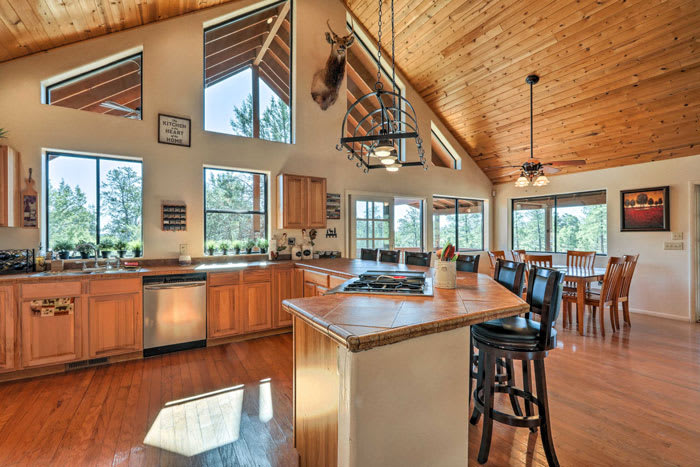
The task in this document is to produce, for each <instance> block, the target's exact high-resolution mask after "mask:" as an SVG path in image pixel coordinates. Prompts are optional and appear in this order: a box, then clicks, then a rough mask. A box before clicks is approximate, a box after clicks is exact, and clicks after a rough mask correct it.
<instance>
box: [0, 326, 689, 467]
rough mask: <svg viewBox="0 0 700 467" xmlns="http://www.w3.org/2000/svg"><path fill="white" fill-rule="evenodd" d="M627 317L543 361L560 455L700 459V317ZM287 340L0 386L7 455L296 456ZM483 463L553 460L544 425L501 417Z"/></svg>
mask: <svg viewBox="0 0 700 467" xmlns="http://www.w3.org/2000/svg"><path fill="white" fill-rule="evenodd" d="M632 325H633V327H632V328H629V327H624V328H623V329H622V330H621V331H620V332H617V333H614V334H613V333H611V332H610V330H609V329H608V332H607V335H606V337H605V338H602V337H600V336H599V335H598V332H597V329H596V324H595V322H594V320H592V319H591V318H590V317H589V315H588V314H587V315H586V332H587V335H586V336H584V337H581V336H578V335H577V333H576V332H575V331H574V330H570V329H564V330H562V329H561V326H560V325H559V326H558V328H559V349H558V350H556V351H554V352H552V353H551V354H550V356H549V357H548V358H547V360H546V363H547V372H548V389H549V395H550V407H551V411H552V425H553V433H554V441H555V445H556V449H557V454H558V456H559V460H560V462H561V464H562V465H565V466H566V465H569V466H581V465H597V466H598V465H601V466H604V465H611V466H612V465H615V466H620V465H633V466H660V465H679V466H691V465H699V464H700V461H699V460H698V459H700V325H697V324H689V323H683V322H676V321H669V320H663V319H659V318H653V317H648V316H639V315H633V316H632ZM291 347H292V338H291V335H290V334H286V335H282V336H274V337H266V338H261V339H257V340H253V341H247V342H241V343H234V344H227V345H222V346H217V347H210V348H207V349H199V350H192V351H186V352H180V353H176V354H170V355H164V356H159V357H154V358H149V359H146V360H139V361H131V362H124V363H119V364H114V365H111V366H104V367H98V368H92V369H85V370H79V371H74V372H71V373H66V374H61V375H53V376H45V377H40V378H35V379H32V380H25V381H19V382H10V383H3V384H0V465H2V466H5V465H61V466H65V465H70V466H81V465H148V466H151V465H177V466H180V465H182V466H199V465H207V466H208V465H214V466H230V465H241V466H248V465H256V466H257V465H270V466H285V467H286V466H289V465H295V462H294V458H293V456H294V451H293V449H292V448H291V443H292V352H291ZM498 404H499V405H500V406H501V407H507V406H508V404H507V400H504V399H503V398H502V399H499V401H498ZM239 421H240V423H239ZM465 423H466V421H465ZM480 429H481V425H480V424H479V425H477V426H476V427H472V428H471V431H470V435H469V445H470V446H469V449H470V453H471V454H470V457H471V459H470V465H478V464H477V463H476V460H475V457H476V452H477V451H478V445H479V441H480V436H481V432H480ZM158 446H165V447H167V449H162V448H161V447H158ZM487 465H493V466H497V465H516V466H519V465H527V466H538V465H546V459H545V457H544V453H543V452H542V444H541V442H540V440H539V435H538V434H535V435H530V434H529V432H528V431H527V430H524V429H515V428H511V427H506V426H503V425H500V424H495V427H494V435H493V443H492V446H491V454H490V457H489V462H488V464H487Z"/></svg>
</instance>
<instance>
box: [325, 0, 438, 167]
mask: <svg viewBox="0 0 700 467" xmlns="http://www.w3.org/2000/svg"><path fill="white" fill-rule="evenodd" d="M375 103H376V105H377V107H378V108H377V109H375V110H372V111H370V112H367V113H365V114H364V115H363V116H362V118H359V119H358V120H357V123H355V124H354V127H352V128H348V126H347V125H348V117H350V114H351V113H352V112H353V111H355V110H357V111H361V110H364V109H365V108H372V107H374V105H372V104H375ZM364 124H367V125H368V126H369V130H367V131H365V129H366V128H365V127H363V125H364ZM346 130H347V132H348V133H349V135H346ZM340 131H341V133H340V134H341V138H340V144H338V145H337V146H336V149H337V150H338V151H343V150H347V152H348V159H349V160H351V161H352V160H354V161H355V163H356V165H357V167H358V168H361V169H363V171H364V172H365V173H367V172H369V171H370V170H373V169H385V170H387V171H389V172H397V171H398V170H399V168H401V167H411V166H422V167H423V168H424V169H426V170H427V169H428V164H427V162H426V160H425V151H424V150H423V140H422V139H421V137H420V135H419V134H418V120H417V119H416V111H415V110H414V109H413V106H412V105H411V103H410V102H408V100H407V99H406V98H405V97H403V96H402V95H401V93H400V92H399V91H398V90H397V86H396V64H395V62H394V0H391V89H390V90H385V89H384V84H383V83H382V0H379V31H378V35H377V82H376V83H375V85H374V91H373V92H370V93H369V94H365V95H364V96H362V97H360V98H359V99H357V101H355V103H353V104H352V105H351V106H350V108H349V109H348V111H347V113H346V114H345V118H344V119H343V126H342V128H341V130H340ZM405 139H414V140H415V142H416V146H417V148H418V158H419V160H418V161H413V162H406V161H400V160H399V158H398V147H397V146H398V145H399V144H400V143H401V140H405Z"/></svg>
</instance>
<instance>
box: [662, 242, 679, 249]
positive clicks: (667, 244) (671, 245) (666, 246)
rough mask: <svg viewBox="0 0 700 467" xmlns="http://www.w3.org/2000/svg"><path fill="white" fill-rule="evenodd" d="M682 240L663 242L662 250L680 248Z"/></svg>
mask: <svg viewBox="0 0 700 467" xmlns="http://www.w3.org/2000/svg"><path fill="white" fill-rule="evenodd" d="M682 249H683V242H664V250H682Z"/></svg>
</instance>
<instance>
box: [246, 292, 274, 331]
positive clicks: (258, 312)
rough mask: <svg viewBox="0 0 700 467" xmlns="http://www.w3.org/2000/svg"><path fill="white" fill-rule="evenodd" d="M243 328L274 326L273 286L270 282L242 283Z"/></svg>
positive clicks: (258, 329) (259, 329) (251, 329)
mask: <svg viewBox="0 0 700 467" xmlns="http://www.w3.org/2000/svg"><path fill="white" fill-rule="evenodd" d="M240 287H241V302H242V306H241V308H242V310H243V322H244V325H243V329H244V330H245V331H246V332H252V331H262V330H265V329H270V328H272V306H271V298H272V286H271V284H270V282H258V283H254V284H244V285H241V286H240Z"/></svg>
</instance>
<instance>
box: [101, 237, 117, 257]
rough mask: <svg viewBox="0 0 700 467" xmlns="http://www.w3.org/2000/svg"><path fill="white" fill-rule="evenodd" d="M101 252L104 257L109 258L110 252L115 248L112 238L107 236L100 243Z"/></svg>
mask: <svg viewBox="0 0 700 467" xmlns="http://www.w3.org/2000/svg"><path fill="white" fill-rule="evenodd" d="M99 248H100V254H102V257H103V258H109V254H110V253H111V252H112V251H113V250H114V242H113V241H112V239H111V238H105V239H104V240H102V241H101V242H100V244H99Z"/></svg>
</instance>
